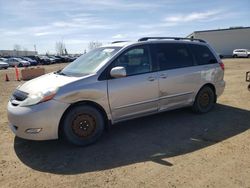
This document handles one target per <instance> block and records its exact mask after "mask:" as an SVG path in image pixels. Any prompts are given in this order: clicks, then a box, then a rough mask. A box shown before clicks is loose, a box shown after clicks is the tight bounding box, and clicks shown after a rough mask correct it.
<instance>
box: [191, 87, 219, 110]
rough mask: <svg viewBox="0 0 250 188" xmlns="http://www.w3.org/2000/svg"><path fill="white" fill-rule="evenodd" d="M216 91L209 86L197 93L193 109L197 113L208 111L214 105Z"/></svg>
mask: <svg viewBox="0 0 250 188" xmlns="http://www.w3.org/2000/svg"><path fill="white" fill-rule="evenodd" d="M215 97H216V96H215V93H214V91H213V90H212V89H211V88H210V87H208V86H205V87H203V88H202V89H201V90H200V91H199V92H198V94H197V96H196V98H195V102H194V104H193V111H194V112H196V113H206V112H208V111H210V110H211V109H212V108H213V107H214V103H215V101H216V100H215Z"/></svg>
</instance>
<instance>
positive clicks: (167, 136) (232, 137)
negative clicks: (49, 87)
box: [0, 59, 250, 188]
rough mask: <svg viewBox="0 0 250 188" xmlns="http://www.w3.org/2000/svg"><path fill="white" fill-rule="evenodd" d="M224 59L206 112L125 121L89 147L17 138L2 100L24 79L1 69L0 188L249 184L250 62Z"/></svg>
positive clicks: (184, 111) (51, 67) (50, 68)
mask: <svg viewBox="0 0 250 188" xmlns="http://www.w3.org/2000/svg"><path fill="white" fill-rule="evenodd" d="M223 62H224V63H225V67H226V70H225V80H226V82H227V85H226V89H225V92H224V94H223V95H222V96H221V97H220V98H219V100H218V104H217V105H216V107H215V108H214V110H213V111H211V112H210V113H207V114H204V115H197V114H193V113H192V111H191V110H190V109H189V108H185V109H180V110H175V111H171V112H166V113H161V114H158V115H153V116H150V117H145V118H140V119H135V120H131V121H127V122H123V123H120V124H118V125H114V126H113V127H112V128H111V130H110V131H109V132H106V133H105V134H104V135H103V137H102V138H101V139H100V140H99V142H98V143H96V144H94V145H91V146H88V147H75V146H72V145H70V144H68V143H65V142H64V141H58V140H55V141H41V142H35V141H27V140H23V139H20V138H17V137H15V136H14V135H13V134H12V132H11V131H10V129H9V128H8V120H7V116H6V105H7V102H8V98H9V96H10V94H11V92H12V91H13V90H14V88H16V87H17V86H18V85H19V84H21V83H22V82H17V81H14V69H12V68H11V69H8V70H0V79H1V80H0V101H1V107H0V134H1V136H0V187H4V188H5V187H25V188H28V187H32V188H33V187H161V188H162V187H185V188H186V187H199V188H200V187H218V188H221V187H227V188H229V187H233V188H234V187H244V188H245V187H250V130H249V128H250V92H249V91H248V90H247V85H248V84H247V83H246V82H245V72H246V71H250V59H226V60H223ZM65 65H66V64H58V65H49V66H44V67H45V69H46V72H50V71H53V70H58V69H60V68H62V67H64V66H65ZM5 73H8V75H9V77H10V79H11V80H12V81H10V82H5V81H4V77H5Z"/></svg>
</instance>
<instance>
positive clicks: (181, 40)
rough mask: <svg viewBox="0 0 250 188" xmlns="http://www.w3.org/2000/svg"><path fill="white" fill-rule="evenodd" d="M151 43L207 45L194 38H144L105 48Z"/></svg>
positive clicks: (119, 42)
mask: <svg viewBox="0 0 250 188" xmlns="http://www.w3.org/2000/svg"><path fill="white" fill-rule="evenodd" d="M151 42H177V43H178V42H179V43H182V42H188V43H196V44H197V43H203V44H206V41H204V40H202V39H193V38H179V37H144V38H141V39H139V40H138V41H114V42H112V43H111V44H107V45H104V46H103V47H125V46H129V45H131V44H136V43H151Z"/></svg>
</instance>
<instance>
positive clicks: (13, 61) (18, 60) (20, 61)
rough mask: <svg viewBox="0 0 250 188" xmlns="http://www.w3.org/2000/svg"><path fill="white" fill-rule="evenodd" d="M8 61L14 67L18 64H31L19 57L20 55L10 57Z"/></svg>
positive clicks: (19, 65)
mask: <svg viewBox="0 0 250 188" xmlns="http://www.w3.org/2000/svg"><path fill="white" fill-rule="evenodd" d="M6 62H7V63H8V64H9V65H10V66H12V67H14V66H18V67H28V66H30V62H28V61H26V60H23V59H21V58H18V57H13V58H9V59H8V60H7V61H6Z"/></svg>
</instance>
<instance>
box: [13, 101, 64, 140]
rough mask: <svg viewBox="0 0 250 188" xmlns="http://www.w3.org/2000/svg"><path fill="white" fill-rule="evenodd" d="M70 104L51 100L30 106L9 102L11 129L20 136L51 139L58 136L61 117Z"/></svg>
mask: <svg viewBox="0 0 250 188" xmlns="http://www.w3.org/2000/svg"><path fill="white" fill-rule="evenodd" d="M68 106H69V104H66V103H61V102H58V101H56V100H50V101H47V102H43V103H40V104H36V105H33V106H28V107H20V106H14V105H12V104H11V102H9V103H8V119H9V124H10V128H11V130H12V131H13V132H14V134H15V135H16V136H18V137H20V138H25V139H29V140H51V139H57V138H58V127H59V123H60V119H61V117H62V115H63V113H64V112H65V110H66V109H67V108H68Z"/></svg>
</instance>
